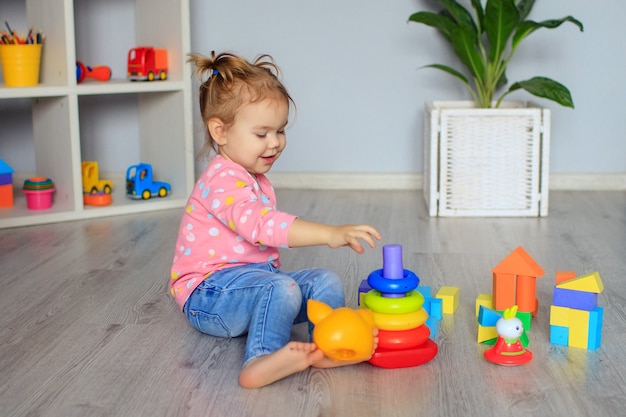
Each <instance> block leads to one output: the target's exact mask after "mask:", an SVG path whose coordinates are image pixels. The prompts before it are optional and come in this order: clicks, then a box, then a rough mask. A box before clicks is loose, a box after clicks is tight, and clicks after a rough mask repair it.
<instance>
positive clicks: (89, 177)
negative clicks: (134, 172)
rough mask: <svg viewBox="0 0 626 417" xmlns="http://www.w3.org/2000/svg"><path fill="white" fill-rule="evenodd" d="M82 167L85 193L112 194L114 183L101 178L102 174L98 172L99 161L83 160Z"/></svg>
mask: <svg viewBox="0 0 626 417" xmlns="http://www.w3.org/2000/svg"><path fill="white" fill-rule="evenodd" d="M81 168H82V176H83V193H84V194H91V195H96V194H111V189H113V183H112V182H111V181H109V180H101V179H100V175H99V173H98V162H96V161H83V163H82V164H81Z"/></svg>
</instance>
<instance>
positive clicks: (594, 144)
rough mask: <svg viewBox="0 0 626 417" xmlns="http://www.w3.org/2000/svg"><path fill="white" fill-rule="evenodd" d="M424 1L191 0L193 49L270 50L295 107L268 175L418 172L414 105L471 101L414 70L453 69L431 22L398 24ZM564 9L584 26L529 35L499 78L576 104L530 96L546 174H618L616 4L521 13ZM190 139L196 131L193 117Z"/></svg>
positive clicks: (622, 86) (625, 147)
mask: <svg viewBox="0 0 626 417" xmlns="http://www.w3.org/2000/svg"><path fill="white" fill-rule="evenodd" d="M466 3H467V4H469V1H466ZM432 4H433V2H432V1H429V0H394V1H383V0H317V1H308V2H305V1H294V0H265V1H257V0H228V1H216V0H210V1H206V0H192V1H191V42H192V49H193V50H194V51H196V52H202V53H209V52H210V51H211V50H216V51H218V52H219V51H225V50H228V51H234V52H237V53H239V54H241V55H243V56H245V57H247V58H249V59H251V58H254V57H255V56H256V55H258V54H260V53H269V54H271V55H273V56H274V58H275V59H276V61H277V63H278V64H279V66H280V67H281V68H282V70H283V80H284V82H285V84H286V85H287V87H288V89H289V90H290V92H291V94H292V96H293V98H294V99H295V101H296V104H297V106H298V112H297V117H296V119H295V122H294V124H293V125H292V126H291V127H290V128H289V130H288V148H287V151H286V152H285V154H284V155H283V157H282V158H281V159H280V160H279V161H278V162H277V164H276V166H275V167H274V171H275V172H302V171H312V172H370V173H376V172H381V173H391V172H404V173H421V172H422V171H423V163H422V133H421V132H422V109H423V106H424V102H426V101H430V100H458V99H469V93H467V91H466V90H465V88H464V87H463V86H461V84H460V83H457V82H456V80H454V79H453V78H452V77H450V76H448V75H446V74H444V73H442V72H439V71H437V70H432V69H422V70H418V68H419V67H420V66H422V65H426V64H430V63H435V62H436V63H445V64H450V65H452V66H457V63H456V61H455V57H454V56H452V55H451V54H450V52H449V50H448V49H447V45H446V44H445V42H443V41H442V39H441V38H440V36H439V35H438V33H436V31H435V30H434V29H431V28H428V27H426V26H423V25H417V24H414V23H410V24H409V23H407V18H408V16H409V15H410V14H411V13H413V12H415V11H418V10H423V9H427V8H428V7H430V6H432ZM600 4H601V5H600ZM566 15H573V16H575V17H576V18H578V19H579V20H581V21H582V22H583V23H584V25H585V31H584V32H582V33H581V32H579V31H578V29H577V28H576V27H575V26H574V25H571V24H566V25H563V26H561V27H560V28H558V29H554V30H546V29H544V30H540V31H537V32H535V33H533V34H532V35H531V36H530V37H529V38H528V39H527V40H526V41H525V43H523V44H522V46H521V47H520V48H519V50H518V53H517V55H516V56H515V58H514V59H513V62H512V64H511V65H510V67H509V71H508V78H509V80H512V81H517V80H523V79H526V78H530V77H532V76H534V75H544V76H547V77H551V78H554V79H556V80H557V81H560V82H561V83H563V84H565V85H566V86H567V87H568V88H569V89H570V91H571V92H572V95H573V98H574V103H575V105H576V109H575V110H571V109H565V108H561V107H560V106H558V105H557V104H554V103H552V102H550V101H546V100H538V101H539V102H540V103H541V104H544V105H545V106H546V107H549V108H550V109H552V148H551V172H553V173H619V172H626V137H625V136H626V118H625V117H624V106H623V104H622V101H623V98H624V96H625V95H626V94H625V93H626V83H625V82H624V81H623V80H624V75H623V74H624V71H625V69H626V65H625V61H626V55H625V54H624V45H623V42H624V41H626V39H625V38H624V32H623V25H624V20H625V19H624V18H625V17H626V3H625V2H622V1H619V0H603V1H602V2H590V1H581V0H577V1H571V0H542V1H537V4H536V6H535V9H534V10H533V13H532V14H531V16H530V18H532V19H534V20H544V19H550V18H560V17H564V16H566ZM509 98H510V99H517V100H528V99H531V96H529V95H527V94H525V93H523V92H520V93H515V94H512V95H510V96H509ZM196 111H197V109H196ZM194 116H195V118H196V119H197V118H198V115H197V113H195V114H194ZM196 138H197V140H198V141H200V140H201V139H202V131H201V129H200V128H199V126H197V133H196Z"/></svg>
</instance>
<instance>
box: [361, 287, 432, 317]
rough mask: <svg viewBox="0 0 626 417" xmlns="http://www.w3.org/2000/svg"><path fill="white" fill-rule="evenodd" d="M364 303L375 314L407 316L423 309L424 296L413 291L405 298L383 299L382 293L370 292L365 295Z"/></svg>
mask: <svg viewBox="0 0 626 417" xmlns="http://www.w3.org/2000/svg"><path fill="white" fill-rule="evenodd" d="M363 303H365V306H366V307H367V308H369V309H370V310H372V311H373V312H375V313H383V314H405V313H411V312H413V311H417V310H419V309H420V308H422V305H423V304H424V296H423V295H422V294H421V293H420V292H419V291H417V290H412V291H409V292H407V293H406V296H405V297H383V296H382V295H381V293H380V291H378V290H370V291H368V292H367V294H365V298H363Z"/></svg>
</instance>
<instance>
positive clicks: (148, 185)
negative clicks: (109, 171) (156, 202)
mask: <svg viewBox="0 0 626 417" xmlns="http://www.w3.org/2000/svg"><path fill="white" fill-rule="evenodd" d="M171 191H172V187H171V186H170V185H169V184H168V183H166V182H159V181H153V180H152V165H150V164H144V163H140V164H137V165H131V166H130V167H129V168H128V169H127V170H126V195H127V196H129V197H130V198H134V199H143V200H148V199H149V198H150V197H156V196H159V197H165V196H166V195H168V194H169V193H170V192H171Z"/></svg>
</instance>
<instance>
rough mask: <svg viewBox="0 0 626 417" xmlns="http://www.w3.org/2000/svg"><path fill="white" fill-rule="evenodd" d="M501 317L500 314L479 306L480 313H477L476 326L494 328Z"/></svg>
mask: <svg viewBox="0 0 626 417" xmlns="http://www.w3.org/2000/svg"><path fill="white" fill-rule="evenodd" d="M501 317H502V314H501V313H498V312H496V311H494V310H492V309H490V308H487V307H485V306H480V311H479V312H478V324H480V325H481V326H495V325H496V323H497V322H498V320H500V318H501Z"/></svg>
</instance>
